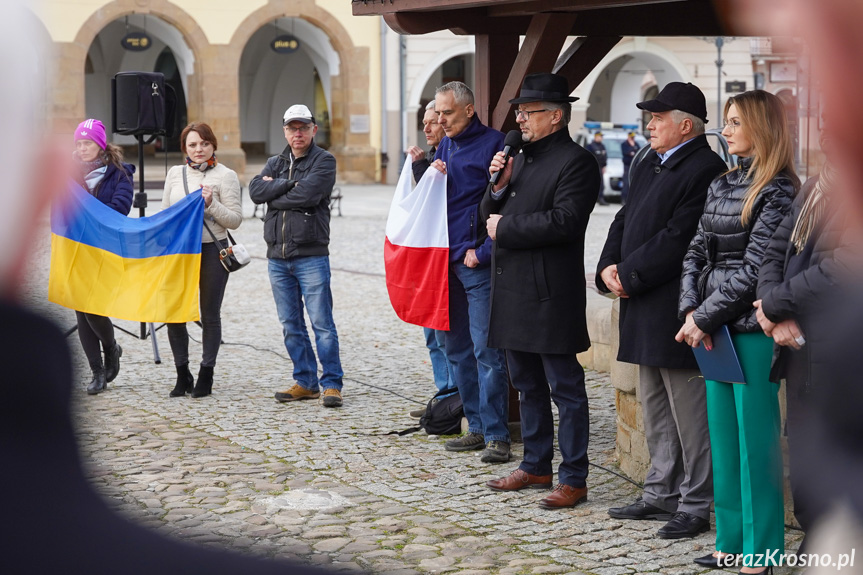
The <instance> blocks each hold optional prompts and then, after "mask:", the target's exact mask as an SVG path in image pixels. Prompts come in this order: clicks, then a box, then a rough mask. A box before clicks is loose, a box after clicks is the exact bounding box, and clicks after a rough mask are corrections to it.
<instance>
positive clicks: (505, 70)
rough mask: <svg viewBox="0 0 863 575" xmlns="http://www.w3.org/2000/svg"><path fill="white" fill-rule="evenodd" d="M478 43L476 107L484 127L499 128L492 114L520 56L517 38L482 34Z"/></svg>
mask: <svg viewBox="0 0 863 575" xmlns="http://www.w3.org/2000/svg"><path fill="white" fill-rule="evenodd" d="M475 42H476V54H475V56H474V86H473V88H474V96H475V100H476V104H475V107H476V110H477V113H478V114H479V119H480V120H482V122H483V123H484V124H486V125H487V126H491V127H493V128H498V127H497V126H495V125H494V124H493V118H492V114H493V112H494V106H495V105H496V104H497V100H498V96H499V94H500V93H501V92H502V91H503V87H504V85H505V84H506V82H507V79H508V78H509V73H510V72H509V71H510V69H511V68H512V66H513V63H514V62H515V59H516V56H518V34H507V35H498V34H481V35H478V36H476V37H475ZM492 102H494V104H493V103H492ZM498 129H500V128H498Z"/></svg>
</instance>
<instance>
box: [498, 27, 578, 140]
mask: <svg viewBox="0 0 863 575" xmlns="http://www.w3.org/2000/svg"><path fill="white" fill-rule="evenodd" d="M575 18H576V15H575V14H535V15H534V16H533V17H532V18H531V19H530V26H529V27H528V29H527V34H526V35H525V38H524V42H523V43H522V45H521V50H519V52H518V57H517V58H516V59H515V63H514V64H513V66H512V70H511V71H510V73H509V78H508V79H507V81H506V84H505V85H504V87H503V90H502V91H501V92H500V97H499V98H498V100H497V105H495V107H494V113H493V115H492V118H491V120H490V125H491V126H492V127H493V128H497V129H498V130H503V129H504V128H506V127H507V126H513V127H514V126H515V120H514V119H513V120H512V121H511V122H507V119H508V117H509V116H511V115H512V114H510V110H511V109H512V105H511V104H510V103H509V102H508V100H510V99H512V98H515V97H516V95H517V93H518V89H519V87H521V83H522V81H523V80H524V77H525V76H527V75H528V74H533V73H536V72H548V71H550V70H551V69H552V66H553V65H554V62H555V60H556V59H557V55H558V54H560V49H561V48H562V47H563V43H564V42H565V41H566V36H567V35H568V34H569V31H570V30H571V29H572V25H573V24H574V23H575ZM494 65H497V64H496V63H495V64H494Z"/></svg>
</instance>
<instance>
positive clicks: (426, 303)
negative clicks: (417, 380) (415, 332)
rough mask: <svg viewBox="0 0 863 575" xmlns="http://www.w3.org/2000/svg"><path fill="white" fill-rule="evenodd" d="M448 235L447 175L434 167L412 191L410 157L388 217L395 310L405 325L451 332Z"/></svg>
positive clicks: (386, 259) (386, 262)
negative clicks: (409, 324)
mask: <svg viewBox="0 0 863 575" xmlns="http://www.w3.org/2000/svg"><path fill="white" fill-rule="evenodd" d="M448 265H449V236H448V235H447V213H446V175H445V174H442V173H441V172H439V171H438V170H437V169H435V168H429V169H428V170H426V173H425V174H424V175H423V177H422V178H421V179H420V181H419V182H417V186H416V188H415V189H411V158H410V156H408V158H407V161H405V165H404V168H402V173H401V176H399V183H398V186H397V187H396V193H395V195H394V196H393V202H392V204H391V205H390V214H389V217H388V218H387V238H386V243H385V244H384V267H385V269H386V274H387V291H389V294H390V302H391V303H392V305H393V309H394V310H395V312H396V315H398V316H399V317H400V318H401V319H402V320H403V321H406V322H407V323H413V324H416V325H421V326H423V327H428V328H432V329H441V330H448V329H449V283H448V281H447V273H448V271H447V268H448Z"/></svg>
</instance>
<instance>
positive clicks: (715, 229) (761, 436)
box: [676, 90, 800, 575]
mask: <svg viewBox="0 0 863 575" xmlns="http://www.w3.org/2000/svg"><path fill="white" fill-rule="evenodd" d="M722 135H723V136H725V138H726V140H727V141H728V149H729V151H730V152H731V153H732V154H736V155H737V157H738V158H740V161H739V164H738V166H737V167H736V168H735V169H733V170H731V171H729V172H726V173H725V174H722V175H721V176H719V177H718V178H716V179H715V180H714V181H713V183H712V184H711V185H710V189H709V190H708V192H707V201H706V203H705V206H704V214H703V215H702V216H701V220H700V221H699V224H698V231H697V232H696V234H695V237H694V238H693V239H692V242H691V243H690V245H689V251H688V252H687V254H686V258H685V259H684V261H683V276H682V278H681V285H680V305H679V313H680V319H681V320H683V321H684V325H683V327H681V328H680V331H679V332H678V334H677V337H676V339H677V341H686V343H688V344H689V345H691V346H692V347H698V346H699V345H704V346H705V347H706V349H707V350H711V349H712V347H713V343H712V340H711V334H713V333H715V332H716V331H717V330H718V329H719V328H720V327H722V326H723V325H726V326H728V328H729V330H730V331H731V339H732V342H733V343H734V348H735V350H736V352H737V356H738V358H739V360H740V364H741V367H742V369H743V376H744V379H745V380H746V383H745V384H740V383H729V382H724V381H713V380H709V379H708V380H706V382H705V383H706V386H707V420H708V427H709V429H710V444H711V451H712V457H713V487H714V509H715V512H716V552H715V553H713V554H710V555H707V556H705V557H699V558H698V559H696V560H695V562H696V563H697V564H699V565H702V566H707V567H724V566H732V565H739V564H742V568H741V571H740V573H741V574H765V575H766V573H768V572H772V566H771V565H769V564H768V563H767V561H766V559H765V558H766V557H769V556H771V554H773V555H772V556H774V557H775V556H776V553H782V551H783V549H784V547H785V521H784V518H785V514H784V506H783V498H782V450H781V447H780V443H779V427H780V422H779V418H780V416H779V397H778V394H779V385H777V384H775V383H772V382H771V381H770V377H769V374H770V363H771V358H772V355H773V340H772V339H770V338H769V337H767V336H766V335H764V333H763V332H762V330H761V327H760V326H759V324H758V320H757V318H756V309H755V308H754V307H753V305H752V304H753V302H754V301H755V292H756V287H757V285H758V271H759V268H760V267H761V265H762V261H763V257H764V252H765V250H766V248H767V245H768V244H769V242H770V239H771V237H772V236H773V233H774V232H775V231H776V229H777V227H778V226H779V224H780V223H781V222H782V220H783V218H784V217H785V215H786V214H787V213H788V211H789V210H790V208H791V201H792V199H793V197H794V194H795V193H796V192H797V188H798V187H799V185H800V182H799V180H798V179H797V176H796V175H795V173H794V158H793V154H792V147H791V136H790V134H789V131H788V127H787V123H786V119H785V110H784V107H783V105H782V102H781V101H780V100H779V98H777V97H776V96H774V95H773V94H770V93H768V92H765V91H763V90H753V91H750V92H744V93H742V94H740V95H737V96H734V97H732V98H729V99H728V102H727V103H726V104H725V128H724V129H723V130H722ZM774 552H775V553H774Z"/></svg>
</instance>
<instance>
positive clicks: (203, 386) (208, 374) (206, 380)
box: [192, 365, 213, 397]
mask: <svg viewBox="0 0 863 575" xmlns="http://www.w3.org/2000/svg"><path fill="white" fill-rule="evenodd" d="M212 392H213V368H212V367H204V366H203V365H202V366H201V371H199V372H198V383H196V384H195V389H193V390H192V397H204V396H205V395H210V394H211V393H212Z"/></svg>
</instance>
